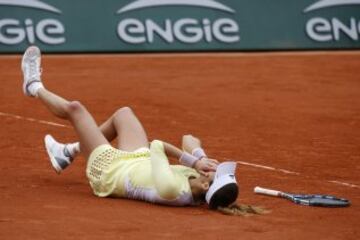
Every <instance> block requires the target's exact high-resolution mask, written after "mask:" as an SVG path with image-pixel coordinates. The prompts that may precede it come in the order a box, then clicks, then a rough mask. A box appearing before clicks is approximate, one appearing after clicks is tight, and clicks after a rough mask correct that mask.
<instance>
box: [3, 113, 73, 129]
mask: <svg viewBox="0 0 360 240" xmlns="http://www.w3.org/2000/svg"><path fill="white" fill-rule="evenodd" d="M0 116H4V117H10V118H13V119H17V120H24V121H28V122H36V123H40V124H45V125H49V126H54V127H62V128H71V127H70V126H68V125H64V124H60V123H55V122H49V121H45V120H39V119H35V118H29V117H23V116H19V115H15V114H11V113H4V112H0Z"/></svg>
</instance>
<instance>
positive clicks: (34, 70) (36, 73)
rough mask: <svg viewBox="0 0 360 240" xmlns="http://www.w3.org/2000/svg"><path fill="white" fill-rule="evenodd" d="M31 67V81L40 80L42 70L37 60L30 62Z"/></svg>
mask: <svg viewBox="0 0 360 240" xmlns="http://www.w3.org/2000/svg"><path fill="white" fill-rule="evenodd" d="M29 65H30V67H29V77H30V79H40V76H41V73H42V68H40V67H39V64H37V62H36V60H34V61H30V64H29Z"/></svg>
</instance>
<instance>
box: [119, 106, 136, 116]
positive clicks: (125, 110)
mask: <svg viewBox="0 0 360 240" xmlns="http://www.w3.org/2000/svg"><path fill="white" fill-rule="evenodd" d="M129 115H130V116H131V115H134V112H133V111H132V109H131V108H130V107H122V108H119V109H118V110H117V111H116V112H115V117H125V116H129Z"/></svg>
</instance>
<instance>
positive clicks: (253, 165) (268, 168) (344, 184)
mask: <svg viewBox="0 0 360 240" xmlns="http://www.w3.org/2000/svg"><path fill="white" fill-rule="evenodd" d="M237 163H239V164H241V165H245V166H250V167H255V168H261V169H265V170H269V171H275V172H281V173H285V174H290V175H297V176H300V175H301V174H300V173H298V172H293V171H289V170H286V169H281V168H274V167H270V166H265V165H260V164H255V163H249V162H244V161H237ZM327 182H329V183H334V184H337V185H341V186H345V187H350V188H359V189H360V186H358V185H355V184H352V183H346V182H340V181H334V180H332V181H327Z"/></svg>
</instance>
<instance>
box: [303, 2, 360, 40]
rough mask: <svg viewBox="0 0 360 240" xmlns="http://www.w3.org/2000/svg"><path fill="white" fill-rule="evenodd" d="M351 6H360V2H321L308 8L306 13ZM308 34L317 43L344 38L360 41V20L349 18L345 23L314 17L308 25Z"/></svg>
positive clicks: (336, 19)
mask: <svg viewBox="0 0 360 240" xmlns="http://www.w3.org/2000/svg"><path fill="white" fill-rule="evenodd" d="M350 5H360V0H320V1H317V2H316V3H314V4H312V5H310V6H309V7H307V8H306V9H305V10H304V13H309V12H312V11H316V10H319V9H323V8H330V7H344V6H350ZM359 10H360V8H359ZM306 33H307V35H308V36H309V37H310V38H311V39H312V40H314V41H317V42H331V41H340V40H341V39H342V38H344V37H347V38H349V39H351V40H353V41H358V40H359V36H360V20H359V19H356V18H355V17H349V18H348V20H347V21H346V22H344V21H341V20H340V19H339V18H337V17H333V18H331V19H328V18H324V17H313V18H311V19H309V20H308V22H307V24H306Z"/></svg>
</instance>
